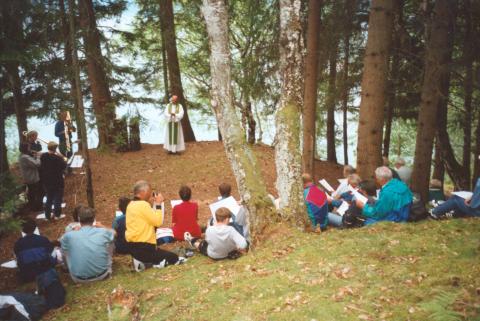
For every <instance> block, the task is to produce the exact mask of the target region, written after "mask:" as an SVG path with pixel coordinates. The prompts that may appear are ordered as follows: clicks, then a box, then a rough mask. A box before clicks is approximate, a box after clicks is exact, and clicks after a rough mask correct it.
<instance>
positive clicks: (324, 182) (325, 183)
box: [318, 179, 335, 193]
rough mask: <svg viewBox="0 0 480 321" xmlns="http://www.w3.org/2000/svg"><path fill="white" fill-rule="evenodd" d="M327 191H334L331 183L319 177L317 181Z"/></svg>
mask: <svg viewBox="0 0 480 321" xmlns="http://www.w3.org/2000/svg"><path fill="white" fill-rule="evenodd" d="M318 182H319V183H320V184H321V185H322V186H323V187H324V188H325V189H326V190H327V191H329V192H330V193H333V192H335V190H334V189H333V187H332V185H330V184H328V182H327V181H326V180H325V179H321V180H319V181H318Z"/></svg>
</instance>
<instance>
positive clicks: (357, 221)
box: [328, 180, 377, 228]
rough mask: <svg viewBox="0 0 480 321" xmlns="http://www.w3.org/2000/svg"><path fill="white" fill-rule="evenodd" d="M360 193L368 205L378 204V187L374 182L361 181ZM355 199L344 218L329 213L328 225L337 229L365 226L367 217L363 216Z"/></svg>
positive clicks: (359, 185)
mask: <svg viewBox="0 0 480 321" xmlns="http://www.w3.org/2000/svg"><path fill="white" fill-rule="evenodd" d="M358 192H359V193H361V194H362V195H364V196H365V197H366V198H367V199H368V201H367V204H369V205H373V204H375V202H376V196H377V187H376V185H375V182H374V181H372V180H365V181H361V182H360V183H359V184H358ZM354 201H355V198H353V202H352V203H351V204H350V206H349V207H348V209H347V210H346V211H345V214H344V215H343V216H340V215H339V214H337V213H331V212H329V213H328V225H331V226H335V227H344V228H352V227H361V226H363V225H364V224H365V217H364V216H363V215H362V210H361V209H360V208H358V207H357V205H356V204H355V202H354Z"/></svg>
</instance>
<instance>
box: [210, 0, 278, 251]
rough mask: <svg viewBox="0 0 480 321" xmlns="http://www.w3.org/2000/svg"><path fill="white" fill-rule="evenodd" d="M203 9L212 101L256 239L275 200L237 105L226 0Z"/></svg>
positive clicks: (216, 1) (269, 216) (254, 238)
mask: <svg viewBox="0 0 480 321" xmlns="http://www.w3.org/2000/svg"><path fill="white" fill-rule="evenodd" d="M201 10H202V14H203V16H204V18H205V23H206V25H207V33H208V38H209V43H210V70H211V75H212V91H211V95H212V100H211V104H212V108H213V110H214V112H215V116H216V118H217V122H218V127H219V130H220V132H221V133H222V136H223V144H224V147H225V152H226V154H227V157H228V159H229V161H230V163H231V165H232V169H233V173H234V175H235V179H236V181H237V186H238V190H239V192H240V197H241V198H242V200H243V201H244V202H245V204H246V206H247V209H248V211H249V216H248V221H249V225H250V231H251V235H252V239H253V240H254V242H256V241H258V237H259V236H261V234H262V231H263V230H264V228H265V227H266V226H267V225H268V222H269V221H270V220H271V218H272V217H273V215H272V213H273V204H272V202H271V201H270V200H269V198H268V195H267V187H266V185H265V182H264V180H263V179H262V178H261V177H262V175H261V172H260V168H259V166H258V164H257V160H256V157H255V154H254V153H253V151H252V150H251V148H250V147H249V146H248V144H247V143H246V141H245V135H244V131H243V129H242V126H241V125H240V120H239V119H238V116H237V113H236V108H235V105H234V97H233V90H232V85H231V81H232V77H231V67H230V66H231V56H230V49H229V42H228V30H229V29H228V13H227V8H226V7H225V3H224V1H223V0H203V5H202V8H201Z"/></svg>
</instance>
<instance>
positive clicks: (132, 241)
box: [125, 181, 186, 272]
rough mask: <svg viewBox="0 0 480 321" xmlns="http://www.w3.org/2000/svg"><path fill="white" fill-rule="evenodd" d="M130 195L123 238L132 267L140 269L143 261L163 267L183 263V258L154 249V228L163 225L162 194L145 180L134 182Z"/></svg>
mask: <svg viewBox="0 0 480 321" xmlns="http://www.w3.org/2000/svg"><path fill="white" fill-rule="evenodd" d="M133 195H134V198H133V201H131V202H130V204H128V206H127V214H126V226H127V230H126V232H125V239H126V240H127V242H128V250H129V252H130V254H131V255H132V257H133V266H134V268H135V270H136V271H137V272H140V271H142V270H144V269H145V267H146V266H145V263H146V264H147V265H148V264H151V265H152V266H153V267H154V268H163V267H165V266H167V265H173V264H181V263H183V262H185V261H186V259H185V258H183V257H181V258H179V257H178V255H176V254H175V253H172V252H169V251H165V250H161V249H157V238H156V232H155V229H156V228H157V227H160V226H161V225H162V224H163V213H162V209H161V208H162V207H161V204H162V202H163V201H164V198H163V196H162V194H160V193H158V194H156V193H154V192H153V191H152V187H151V185H150V184H149V183H148V182H147V181H138V182H137V183H135V186H134V187H133ZM152 206H153V208H152Z"/></svg>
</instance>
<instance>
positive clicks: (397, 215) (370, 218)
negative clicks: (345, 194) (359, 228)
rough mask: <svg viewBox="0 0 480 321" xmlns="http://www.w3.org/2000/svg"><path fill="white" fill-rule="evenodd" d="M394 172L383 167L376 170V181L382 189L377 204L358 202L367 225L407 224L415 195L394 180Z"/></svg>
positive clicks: (400, 182) (401, 183)
mask: <svg viewBox="0 0 480 321" xmlns="http://www.w3.org/2000/svg"><path fill="white" fill-rule="evenodd" d="M392 175H393V174H392V171H391V170H390V169H389V168H388V167H386V166H382V167H379V168H377V169H376V170H375V181H376V183H377V186H379V187H380V188H381V190H380V194H379V197H378V200H377V201H376V202H375V204H373V205H371V204H363V203H362V202H361V201H360V200H356V205H357V207H359V208H361V209H362V214H363V215H364V216H365V217H367V220H366V221H365V225H368V224H374V223H377V222H379V221H392V222H406V221H407V219H408V216H409V214H410V207H411V206H412V201H413V195H412V192H411V191H410V189H409V188H408V186H407V185H406V184H405V183H404V182H402V181H401V180H399V179H396V178H392Z"/></svg>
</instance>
